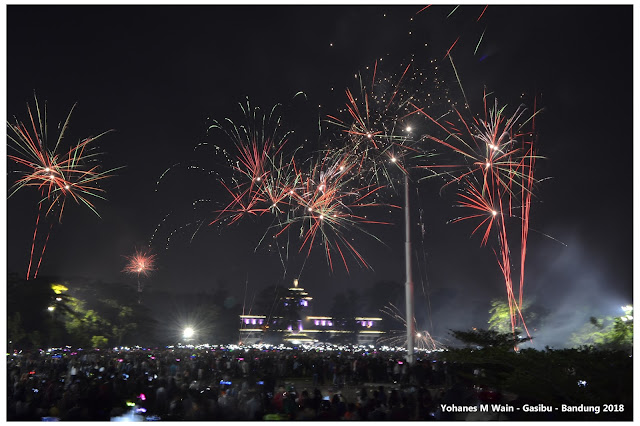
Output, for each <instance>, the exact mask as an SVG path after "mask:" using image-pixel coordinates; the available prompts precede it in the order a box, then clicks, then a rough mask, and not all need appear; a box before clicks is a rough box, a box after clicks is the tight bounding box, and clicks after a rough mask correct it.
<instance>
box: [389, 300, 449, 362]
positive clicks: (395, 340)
mask: <svg viewBox="0 0 640 426" xmlns="http://www.w3.org/2000/svg"><path fill="white" fill-rule="evenodd" d="M380 312H382V313H383V314H385V315H386V316H388V317H389V318H390V319H392V320H394V321H396V322H398V323H400V324H402V327H403V330H390V331H389V333H387V335H386V336H384V337H381V338H379V339H378V342H377V343H378V344H381V345H386V346H395V347H402V346H404V347H406V346H407V320H406V318H405V316H404V315H403V314H402V312H400V310H399V309H398V308H397V307H396V306H395V305H394V304H393V303H389V304H388V305H386V306H385V307H384V308H382V309H381V310H380ZM413 330H415V335H414V345H415V346H416V348H417V349H418V350H420V351H428V352H432V351H438V350H442V349H445V346H444V345H443V344H442V343H440V342H438V341H437V340H435V339H434V338H433V337H432V336H431V334H430V333H429V332H428V331H426V330H420V329H419V328H418V324H417V321H416V318H415V317H413Z"/></svg>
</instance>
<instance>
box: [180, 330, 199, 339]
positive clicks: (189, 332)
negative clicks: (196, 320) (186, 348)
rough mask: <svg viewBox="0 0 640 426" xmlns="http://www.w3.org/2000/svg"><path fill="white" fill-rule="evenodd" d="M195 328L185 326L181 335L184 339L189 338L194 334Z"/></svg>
mask: <svg viewBox="0 0 640 426" xmlns="http://www.w3.org/2000/svg"><path fill="white" fill-rule="evenodd" d="M195 333H196V332H195V330H194V329H193V328H191V327H187V328H185V329H184V331H183V332H182V336H183V337H184V338H185V339H191V338H192V337H193V335H194V334H195Z"/></svg>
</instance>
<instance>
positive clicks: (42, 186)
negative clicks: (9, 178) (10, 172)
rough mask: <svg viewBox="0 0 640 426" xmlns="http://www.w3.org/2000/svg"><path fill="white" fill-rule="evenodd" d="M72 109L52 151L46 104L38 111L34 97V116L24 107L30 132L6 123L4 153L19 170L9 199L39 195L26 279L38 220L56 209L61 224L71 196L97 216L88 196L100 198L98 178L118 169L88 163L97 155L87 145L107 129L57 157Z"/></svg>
mask: <svg viewBox="0 0 640 426" xmlns="http://www.w3.org/2000/svg"><path fill="white" fill-rule="evenodd" d="M75 106H76V105H75V104H74V105H73V107H72V108H71V110H70V111H69V114H68V115H67V118H66V120H65V122H64V124H63V125H62V126H60V131H59V134H58V137H57V139H56V141H55V145H54V148H53V150H51V149H49V147H48V136H49V135H48V131H47V109H46V103H45V105H44V108H43V109H42V110H41V109H40V105H39V103H38V99H37V98H35V111H36V113H37V114H34V113H33V112H32V110H31V107H30V105H29V104H27V113H28V116H29V122H30V129H29V128H27V126H26V125H25V124H24V123H23V122H20V121H18V120H17V119H16V121H15V124H11V123H9V122H7V128H8V132H7V136H8V139H9V142H10V143H9V145H8V147H9V148H11V149H12V150H13V151H14V154H8V155H7V158H8V159H9V160H11V161H12V162H14V163H16V164H17V165H18V167H19V168H20V169H21V170H19V171H18V172H19V173H20V174H21V177H20V178H18V179H17V180H16V182H14V184H13V185H12V187H11V189H10V193H9V198H10V197H11V196H12V195H14V194H15V193H16V192H18V191H19V190H21V189H23V188H26V187H35V188H36V189H37V191H38V193H39V194H40V201H39V202H38V217H37V219H36V229H35V230H34V235H33V241H32V246H31V251H30V256H29V266H28V268H27V280H28V279H29V276H30V274H31V270H32V264H33V260H34V259H33V255H34V252H35V246H36V244H37V234H38V229H37V228H38V226H39V225H40V217H41V216H42V217H43V218H46V217H48V216H49V215H50V214H51V213H52V212H53V211H54V210H55V209H57V210H58V213H57V214H58V222H60V223H61V222H62V214H63V212H64V207H65V203H66V200H67V197H71V198H72V199H73V200H74V201H75V202H76V203H77V204H80V203H82V204H84V205H86V206H87V207H88V208H89V209H90V210H91V211H93V212H94V213H95V214H96V215H98V216H99V214H98V212H97V210H96V208H95V206H94V205H93V203H92V202H91V201H90V197H93V198H100V199H104V197H103V196H102V195H100V194H101V193H102V192H104V190H103V189H101V188H99V187H98V186H97V183H98V181H100V180H102V179H105V178H107V177H110V176H111V174H112V173H113V172H114V171H115V170H118V169H119V168H114V169H111V170H106V171H100V167H99V166H98V165H93V166H92V165H91V163H96V162H97V157H98V156H99V155H100V154H99V153H97V152H94V151H93V150H91V149H88V148H87V146H88V145H89V143H91V142H92V141H95V140H96V139H98V138H99V137H101V136H103V135H105V134H106V133H109V132H110V131H111V130H109V131H107V132H104V133H102V134H99V135H98V136H95V137H89V138H85V139H83V140H80V141H79V142H78V143H77V144H76V145H75V146H72V147H71V148H70V149H69V151H68V152H66V153H62V154H60V153H59V152H58V151H59V147H60V143H61V141H62V139H63V137H64V134H65V132H66V130H67V127H68V125H69V121H70V119H71V114H72V112H73V110H74V108H75ZM34 115H35V117H34ZM36 123H37V124H36ZM22 169H24V170H22ZM43 204H44V205H45V207H46V211H44V212H43ZM51 229H52V224H51V226H50V227H49V232H48V233H47V237H46V240H45V242H44V244H43V247H42V251H41V253H40V258H39V260H38V264H37V267H36V268H35V271H34V278H35V277H36V276H37V273H38V270H39V269H40V265H41V263H42V259H43V257H44V253H45V250H46V247H47V242H48V240H49V236H50V234H51Z"/></svg>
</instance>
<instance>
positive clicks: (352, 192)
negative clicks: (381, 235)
mask: <svg viewBox="0 0 640 426" xmlns="http://www.w3.org/2000/svg"><path fill="white" fill-rule="evenodd" d="M242 110H243V113H244V115H245V117H246V124H243V125H241V126H238V125H236V124H235V123H233V122H232V121H231V120H225V123H226V126H224V125H222V124H220V123H218V122H216V123H214V125H212V126H211V129H218V130H222V131H223V132H224V133H225V135H226V136H227V137H228V138H229V139H230V140H231V141H232V142H233V144H234V147H235V157H233V156H232V158H231V161H230V164H231V166H232V171H233V172H235V174H236V175H237V176H234V177H233V178H232V179H231V180H228V179H227V180H226V181H225V180H224V179H220V183H221V185H222V186H223V187H224V189H225V191H226V192H227V194H228V196H229V198H230V201H229V203H228V204H227V205H226V206H225V207H224V208H222V209H220V210H218V211H216V212H215V213H216V217H215V218H214V219H213V220H212V221H211V223H210V224H216V223H226V224H228V225H231V224H234V223H236V222H238V221H239V220H241V219H242V218H244V217H246V216H254V217H260V216H263V215H268V216H270V217H271V220H272V222H271V225H270V226H269V227H268V228H267V230H266V232H265V234H264V235H263V237H262V238H261V239H260V243H262V242H263V241H264V240H265V239H266V238H267V237H270V238H269V239H271V240H282V239H284V240H286V242H285V243H284V244H278V243H276V246H277V247H278V250H280V247H281V246H282V247H287V254H286V256H287V258H288V247H289V245H290V241H291V240H292V239H293V238H296V235H297V238H298V239H299V248H298V250H297V251H298V252H299V253H304V254H305V259H306V258H308V257H309V256H310V254H311V251H312V248H313V247H315V246H320V247H322V249H323V251H324V253H325V257H326V259H327V262H328V264H329V266H330V268H331V270H333V264H334V259H335V258H336V257H337V258H339V259H340V260H341V262H342V264H343V265H344V266H345V269H346V270H347V271H349V266H348V262H347V258H348V256H349V255H351V256H352V257H353V258H354V259H355V260H356V262H357V263H358V264H359V265H361V266H363V267H369V264H368V263H367V262H366V261H365V259H364V257H363V256H362V255H361V254H360V253H359V252H358V250H357V249H356V248H355V247H354V245H353V243H352V238H351V237H349V236H348V232H350V231H352V230H359V231H362V232H364V233H365V234H368V235H371V234H369V233H368V232H366V231H365V230H364V229H363V225H365V224H383V223H385V222H383V221H376V220H371V219H368V218H367V216H366V214H364V212H365V211H366V210H367V209H369V208H373V207H376V206H381V205H382V204H381V203H378V202H376V201H375V200H374V199H375V196H376V194H377V192H378V191H379V190H380V189H381V186H379V185H372V184H369V185H367V184H361V183H360V178H361V176H360V175H359V174H358V173H357V172H356V169H358V165H357V163H356V162H355V161H353V156H352V155H347V154H346V153H343V155H342V156H339V155H336V153H335V152H324V153H323V152H321V153H320V157H319V158H318V159H314V158H313V156H312V157H311V158H307V159H304V160H303V161H301V162H299V161H298V160H297V158H296V157H297V156H299V155H301V153H302V152H303V150H302V149H301V148H300V147H295V148H293V149H291V150H289V151H288V152H286V153H285V151H284V147H285V143H286V142H287V139H288V138H289V137H290V136H291V135H292V132H291V131H284V130H283V129H281V128H280V123H281V121H280V118H279V116H277V115H276V114H275V112H274V111H275V108H274V109H273V110H272V111H271V114H269V115H268V116H263V115H262V114H261V112H260V110H259V109H257V108H251V107H250V106H249V105H248V104H247V105H246V106H245V105H243V108H242ZM267 128H268V129H270V130H267ZM299 164H302V165H301V166H299ZM294 229H295V231H294ZM292 231H293V232H292ZM260 243H259V244H260ZM284 263H285V262H284V260H283V265H284ZM285 269H286V267H285Z"/></svg>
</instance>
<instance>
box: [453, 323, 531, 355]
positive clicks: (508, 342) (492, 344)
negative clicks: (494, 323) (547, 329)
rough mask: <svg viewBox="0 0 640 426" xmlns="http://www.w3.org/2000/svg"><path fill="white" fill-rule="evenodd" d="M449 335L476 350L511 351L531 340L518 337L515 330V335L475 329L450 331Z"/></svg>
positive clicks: (509, 332)
mask: <svg viewBox="0 0 640 426" xmlns="http://www.w3.org/2000/svg"><path fill="white" fill-rule="evenodd" d="M451 334H452V335H453V337H455V338H456V339H458V340H460V341H461V342H463V343H465V344H466V345H467V346H476V347H478V348H498V349H504V350H511V349H513V348H514V347H516V346H517V345H519V344H520V343H523V342H527V341H529V340H531V338H529V337H519V336H518V331H517V330H516V333H515V335H514V334H513V333H511V330H509V331H508V332H507V333H501V332H499V331H496V330H483V329H477V328H474V329H471V330H469V331H462V330H451Z"/></svg>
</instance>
